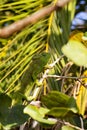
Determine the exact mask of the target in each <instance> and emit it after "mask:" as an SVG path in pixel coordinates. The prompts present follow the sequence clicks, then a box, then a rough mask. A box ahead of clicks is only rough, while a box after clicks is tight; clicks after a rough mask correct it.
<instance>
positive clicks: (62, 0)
mask: <svg viewBox="0 0 87 130" xmlns="http://www.w3.org/2000/svg"><path fill="white" fill-rule="evenodd" d="M68 2H70V0H58V2H57V3H56V4H50V5H49V6H46V7H43V8H42V9H40V10H38V11H37V12H35V13H33V14H31V15H30V16H27V17H25V18H24V19H21V20H19V21H17V22H14V23H13V24H11V25H9V26H7V27H4V28H2V29H0V37H1V38H7V37H10V36H11V35H12V34H13V33H15V32H19V31H21V30H22V29H23V28H25V27H27V26H28V25H31V24H35V23H36V22H37V21H39V20H40V19H42V18H44V17H46V16H48V15H50V14H51V13H52V12H53V11H55V10H60V9H61V8H62V7H63V6H65V5H66V4H67V3H68Z"/></svg>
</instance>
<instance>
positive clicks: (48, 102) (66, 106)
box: [42, 91, 78, 118]
mask: <svg viewBox="0 0 87 130" xmlns="http://www.w3.org/2000/svg"><path fill="white" fill-rule="evenodd" d="M42 103H43V104H44V105H45V106H46V107H47V108H49V111H48V113H47V115H51V116H54V117H57V118H59V117H61V118H63V117H65V116H68V115H70V114H72V113H73V114H74V113H78V108H77V104H76V101H75V99H74V98H73V97H69V96H68V95H66V94H63V93H61V92H58V91H51V92H50V93H48V94H47V95H46V96H44V97H42Z"/></svg>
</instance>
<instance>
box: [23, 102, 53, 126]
mask: <svg viewBox="0 0 87 130" xmlns="http://www.w3.org/2000/svg"><path fill="white" fill-rule="evenodd" d="M47 112H49V109H46V108H42V107H40V108H38V107H36V106H33V105H30V104H29V105H28V106H27V107H25V109H24V113H26V114H28V115H29V116H31V117H32V118H33V119H34V120H37V121H38V122H40V123H43V124H47V125H53V124H55V123H56V121H55V120H50V119H49V118H45V114H46V113H47Z"/></svg>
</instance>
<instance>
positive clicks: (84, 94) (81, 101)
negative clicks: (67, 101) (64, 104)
mask: <svg viewBox="0 0 87 130" xmlns="http://www.w3.org/2000/svg"><path fill="white" fill-rule="evenodd" d="M83 76H87V70H86V71H85V72H84V73H83ZM83 82H84V85H87V78H84V79H82V83H83ZM76 102H77V106H78V108H79V113H80V114H81V115H82V116H84V113H85V108H86V104H87V88H85V87H84V86H82V85H81V86H80V91H79V94H78V96H77V99H76Z"/></svg>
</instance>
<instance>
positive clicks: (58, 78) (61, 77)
mask: <svg viewBox="0 0 87 130" xmlns="http://www.w3.org/2000/svg"><path fill="white" fill-rule="evenodd" d="M46 78H56V80H60V79H75V80H78V79H84V78H87V76H81V77H71V76H60V75H47V76H46Z"/></svg>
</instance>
